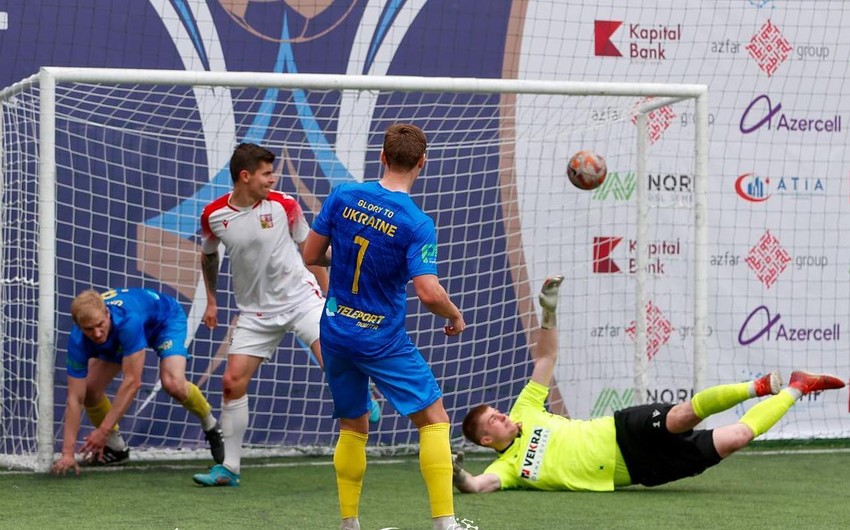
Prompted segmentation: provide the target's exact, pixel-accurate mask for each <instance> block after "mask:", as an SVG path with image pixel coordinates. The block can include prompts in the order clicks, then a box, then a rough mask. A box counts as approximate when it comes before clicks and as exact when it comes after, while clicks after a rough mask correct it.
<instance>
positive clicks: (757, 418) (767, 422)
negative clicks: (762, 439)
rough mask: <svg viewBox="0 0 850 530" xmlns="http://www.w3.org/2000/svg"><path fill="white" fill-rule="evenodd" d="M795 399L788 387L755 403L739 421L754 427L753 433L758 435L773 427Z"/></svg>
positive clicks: (751, 427)
mask: <svg viewBox="0 0 850 530" xmlns="http://www.w3.org/2000/svg"><path fill="white" fill-rule="evenodd" d="M795 401H796V399H795V398H794V396H793V395H792V394H791V393H790V392H788V390H787V389H786V390H783V391H781V392H780V393H778V394H776V395H775V396H772V397H770V398H768V399H765V400H764V401H761V402H759V403H756V404H755V405H753V407H752V408H751V409H750V410H748V411H747V413H746V414H744V416H743V417H742V418H741V419H740V420H738V421H739V422H740V423H743V424H744V425H746V426H747V427H749V428H750V429H752V431H753V435H754V436H755V437H758V436H760V435H762V434H764V433H766V432H767V431H768V429H770V428H771V427H773V426H774V425H775V424H776V422H777V421H779V420H780V418H782V416H784V415H785V413H786V412H788V409H790V408H791V407H792V406H794V402H795Z"/></svg>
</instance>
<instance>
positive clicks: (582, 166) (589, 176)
mask: <svg viewBox="0 0 850 530" xmlns="http://www.w3.org/2000/svg"><path fill="white" fill-rule="evenodd" d="M607 174H608V166H606V165H605V159H604V158H602V157H601V156H599V155H598V154H596V153H594V152H593V151H587V150H583V151H579V152H578V153H576V154H574V155H573V157H572V158H570V162H569V164H568V165H567V176H568V177H569V178H570V182H572V183H573V185H574V186H575V187H576V188H578V189H580V190H595V189H596V188H598V187H599V186H600V185H602V183H603V182H604V181H605V175H607Z"/></svg>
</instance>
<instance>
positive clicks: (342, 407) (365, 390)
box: [322, 340, 443, 419]
mask: <svg viewBox="0 0 850 530" xmlns="http://www.w3.org/2000/svg"><path fill="white" fill-rule="evenodd" d="M322 358H323V359H324V361H325V376H326V377H327V380H328V385H329V386H330V389H331V396H332V397H333V402H334V413H333V417H334V418H345V419H355V418H359V417H360V416H363V415H364V414H366V412H367V410H368V408H369V400H370V399H371V397H370V393H369V378H371V379H372V381H373V382H374V383H375V386H377V387H378V390H380V391H381V394H382V395H383V396H384V397H385V398H386V399H387V401H389V402H390V405H392V406H393V408H394V409H396V410H397V411H398V413H399V414H401V415H402V416H410V415H411V414H414V413H416V412H419V411H421V410H424V409H426V408H427V407H428V406H429V405H431V404H432V403H434V402H435V401H437V400H438V399H440V397H442V395H443V393H442V391H440V387H439V385H437V380H436V379H435V378H434V373H433V372H432V371H431V367H430V366H428V363H427V362H425V359H423V358H422V354H421V353H419V350H418V349H416V346H414V345H413V342H411V341H410V340H408V341H407V344H405V345H404V346H403V347H402V348H400V349H399V351H396V352H394V353H392V354H389V355H384V356H381V357H364V356H359V355H356V354H351V353H349V352H344V351H337V350H334V349H333V348H330V347H327V346H326V345H325V344H322Z"/></svg>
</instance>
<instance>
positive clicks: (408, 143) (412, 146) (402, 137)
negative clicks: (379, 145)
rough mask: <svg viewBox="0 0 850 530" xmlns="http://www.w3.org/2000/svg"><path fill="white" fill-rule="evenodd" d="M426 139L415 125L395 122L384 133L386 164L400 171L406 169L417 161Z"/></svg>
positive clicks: (422, 151) (423, 149)
mask: <svg viewBox="0 0 850 530" xmlns="http://www.w3.org/2000/svg"><path fill="white" fill-rule="evenodd" d="M427 146H428V141H427V140H426V139H425V133H424V132H422V129H420V128H419V127H417V126H415V125H410V124H407V123H396V124H395V125H390V126H389V127H388V128H387V132H386V133H384V156H385V157H386V158H387V165H388V166H389V167H395V168H397V169H399V170H401V171H408V170H410V169H412V168H414V167H416V164H418V163H419V160H420V159H421V158H422V155H424V154H425V148H426V147H427Z"/></svg>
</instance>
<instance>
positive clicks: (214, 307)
mask: <svg viewBox="0 0 850 530" xmlns="http://www.w3.org/2000/svg"><path fill="white" fill-rule="evenodd" d="M218 260H219V257H218V252H213V253H212V254H204V253H203V252H201V273H202V274H203V275H204V287H205V288H206V291H207V308H206V310H205V311H204V324H206V326H207V327H208V328H210V329H213V328H215V327H216V326H218V302H217V301H216V298H215V293H216V292H217V291H218Z"/></svg>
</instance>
